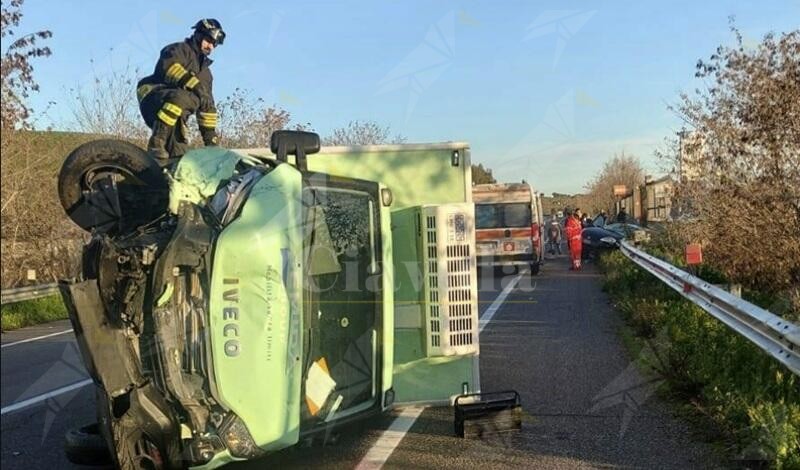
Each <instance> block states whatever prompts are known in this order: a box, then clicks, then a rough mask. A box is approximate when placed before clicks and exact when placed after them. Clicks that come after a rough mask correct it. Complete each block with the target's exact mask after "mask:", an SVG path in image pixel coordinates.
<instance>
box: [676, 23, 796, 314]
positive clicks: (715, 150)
mask: <svg viewBox="0 0 800 470" xmlns="http://www.w3.org/2000/svg"><path fill="white" fill-rule="evenodd" d="M731 29H732V31H733V33H734V36H735V38H736V44H735V45H734V46H733V47H724V46H720V47H719V48H717V50H716V52H715V53H714V54H713V55H711V57H710V58H709V59H708V60H701V61H699V62H698V64H697V76H698V77H701V78H702V79H704V80H705V81H706V84H707V89H706V90H704V91H699V90H698V91H697V92H696V93H695V95H694V96H689V95H688V94H683V95H682V96H681V101H680V103H679V104H678V105H677V106H676V107H675V110H676V111H677V112H678V113H679V115H680V116H682V117H683V119H684V120H685V121H686V122H687V123H688V124H689V125H691V126H692V128H693V131H692V132H693V134H694V135H695V137H696V141H698V142H700V145H699V147H698V149H696V152H695V153H696V155H695V156H694V157H695V158H694V164H695V165H696V166H697V168H695V171H694V172H693V173H694V177H692V178H684V179H683V180H682V181H680V182H679V184H678V186H677V187H676V195H677V196H678V197H680V198H681V200H682V202H683V205H684V207H691V209H692V214H691V215H692V216H693V217H692V219H691V223H688V224H687V226H686V229H685V230H684V231H683V233H684V235H685V236H686V237H687V238H691V239H693V240H695V241H702V242H704V244H705V254H706V255H707V257H708V259H709V260H710V261H711V262H712V263H713V264H714V265H715V266H717V267H719V268H721V269H722V270H723V271H724V272H725V273H726V274H727V275H728V276H730V278H731V279H734V280H736V281H738V282H742V283H744V284H745V285H749V286H751V287H755V288H758V289H761V290H764V291H766V292H775V291H777V290H781V289H786V288H792V289H794V290H795V298H800V296H798V295H797V293H798V292H800V235H798V234H800V31H798V30H795V31H792V32H789V33H786V34H782V35H780V36H775V35H774V34H768V35H766V36H765V37H764V39H763V40H762V42H761V43H760V44H759V45H758V46H757V47H755V48H745V47H744V45H743V44H742V38H741V35H740V34H739V32H738V30H736V28H735V27H734V26H732V27H731ZM676 158H677V156H676ZM798 307H799V308H800V305H798Z"/></svg>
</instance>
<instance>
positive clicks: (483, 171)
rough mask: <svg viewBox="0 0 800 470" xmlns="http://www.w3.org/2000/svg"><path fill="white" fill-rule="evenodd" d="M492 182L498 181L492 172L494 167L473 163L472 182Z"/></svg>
mask: <svg viewBox="0 0 800 470" xmlns="http://www.w3.org/2000/svg"><path fill="white" fill-rule="evenodd" d="M490 183H497V180H496V179H495V177H494V175H493V174H492V169H491V168H489V167H484V166H483V164H481V163H478V164H477V165H472V184H490Z"/></svg>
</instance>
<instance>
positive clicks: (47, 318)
mask: <svg viewBox="0 0 800 470" xmlns="http://www.w3.org/2000/svg"><path fill="white" fill-rule="evenodd" d="M0 315H1V317H2V328H3V331H9V330H16V329H17V328H22V327H25V326H32V325H38V324H40V323H47V322H51V321H56V320H64V319H66V318H67V309H66V307H64V302H62V301H61V296H60V295H58V294H56V295H50V296H47V297H42V298H40V299H33V300H23V301H22V302H15V303H13V304H8V305H3V306H2V307H0Z"/></svg>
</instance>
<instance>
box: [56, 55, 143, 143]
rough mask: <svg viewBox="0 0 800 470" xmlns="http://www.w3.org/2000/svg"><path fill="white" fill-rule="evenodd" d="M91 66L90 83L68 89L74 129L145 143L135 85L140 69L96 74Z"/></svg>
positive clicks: (129, 68) (127, 68)
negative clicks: (75, 127)
mask: <svg viewBox="0 0 800 470" xmlns="http://www.w3.org/2000/svg"><path fill="white" fill-rule="evenodd" d="M90 63H91V65H92V76H91V78H90V80H91V81H90V83H88V84H86V85H84V86H81V85H79V86H77V87H75V88H70V89H69V95H70V103H72V116H73V119H74V120H75V125H76V126H77V130H79V131H81V132H86V133H88V134H99V135H107V136H114V137H118V138H121V139H127V140H132V141H136V142H141V143H143V142H145V141H146V140H147V137H148V136H149V135H150V130H149V129H148V128H147V126H146V125H145V123H144V120H143V119H142V118H141V116H140V114H139V105H138V102H137V101H136V82H137V81H138V78H139V77H138V76H139V70H138V69H135V68H131V66H130V65H127V66H125V68H123V69H116V70H112V71H110V72H109V73H99V72H98V71H97V69H96V68H95V62H94V60H92V61H90Z"/></svg>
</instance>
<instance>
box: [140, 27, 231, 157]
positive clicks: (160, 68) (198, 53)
mask: <svg viewBox="0 0 800 470" xmlns="http://www.w3.org/2000/svg"><path fill="white" fill-rule="evenodd" d="M193 29H194V33H193V34H192V36H191V37H188V38H186V39H185V40H184V41H182V42H176V43H174V44H170V45H168V46H166V47H164V48H163V49H162V50H161V55H160V57H159V59H158V62H156V67H155V70H154V71H153V74H152V75H149V76H147V77H144V78H143V79H141V80H139V83H138V84H137V85H136V97H137V98H138V100H139V110H140V111H141V113H142V117H143V118H144V121H145V123H146V124H147V126H148V127H149V128H151V129H152V131H153V133H152V135H151V136H150V140H149V141H148V143H147V152H148V154H150V156H152V157H153V158H155V159H156V161H158V162H159V163H160V164H162V165H165V164H166V163H167V162H168V161H169V160H168V159H169V158H175V157H180V156H182V155H183V154H184V153H186V149H187V146H188V143H189V142H188V138H187V134H188V129H187V128H186V120H187V119H188V118H189V116H191V115H192V114H195V113H196V117H197V124H198V127H199V128H200V135H201V136H202V137H203V143H204V144H205V145H207V146H208V145H217V131H216V128H217V108H216V106H215V104H214V96H213V94H212V92H211V88H212V81H213V78H212V76H211V70H210V69H209V66H210V65H211V62H212V61H211V59H209V58H208V56H209V55H210V54H211V52H212V51H213V50H214V48H215V47H216V46H219V45H221V44H222V43H223V42H224V41H225V32H224V31H223V30H222V25H220V23H219V21H217V20H215V19H203V20H200V21H198V22H197V23H196V24H195V25H194V26H193Z"/></svg>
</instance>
